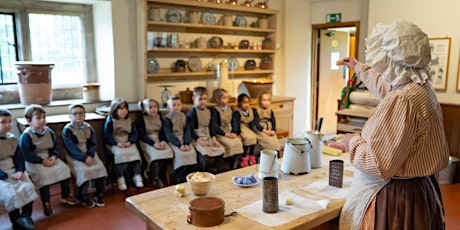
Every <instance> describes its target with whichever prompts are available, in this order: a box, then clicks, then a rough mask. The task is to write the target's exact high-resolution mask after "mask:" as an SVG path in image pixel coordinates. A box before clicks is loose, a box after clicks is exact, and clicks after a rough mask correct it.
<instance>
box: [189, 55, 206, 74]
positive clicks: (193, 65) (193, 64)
mask: <svg viewBox="0 0 460 230" xmlns="http://www.w3.org/2000/svg"><path fill="white" fill-rule="evenodd" d="M187 65H188V68H189V69H190V71H192V72H198V71H201V68H203V63H202V62H201V59H199V58H198V57H190V58H189V59H188V63H187Z"/></svg>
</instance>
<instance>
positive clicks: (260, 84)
mask: <svg viewBox="0 0 460 230" xmlns="http://www.w3.org/2000/svg"><path fill="white" fill-rule="evenodd" d="M273 83H275V82H274V81H272V80H271V79H266V80H252V81H243V85H244V87H246V89H247V91H248V93H249V96H250V97H251V98H258V97H259V94H260V93H261V92H269V93H271V92H272V87H273Z"/></svg>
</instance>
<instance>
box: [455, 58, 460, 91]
mask: <svg viewBox="0 0 460 230" xmlns="http://www.w3.org/2000/svg"><path fill="white" fill-rule="evenodd" d="M455 90H456V91H457V92H460V58H459V59H458V67H457V85H456V87H455Z"/></svg>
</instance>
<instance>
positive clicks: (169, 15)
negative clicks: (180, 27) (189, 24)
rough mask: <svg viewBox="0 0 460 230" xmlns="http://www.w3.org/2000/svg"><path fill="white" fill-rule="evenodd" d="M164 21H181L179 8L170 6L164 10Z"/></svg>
mask: <svg viewBox="0 0 460 230" xmlns="http://www.w3.org/2000/svg"><path fill="white" fill-rule="evenodd" d="M166 21H167V22H181V21H182V14H181V13H180V12H179V10H177V9H175V8H170V9H168V11H166Z"/></svg>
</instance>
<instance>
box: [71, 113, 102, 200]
mask: <svg viewBox="0 0 460 230" xmlns="http://www.w3.org/2000/svg"><path fill="white" fill-rule="evenodd" d="M69 117H70V123H68V124H67V125H66V126H65V127H64V129H63V131H62V139H63V140H64V144H65V148H66V150H67V154H66V160H67V164H68V165H69V168H70V171H71V173H72V174H73V175H74V176H75V178H76V180H77V187H78V199H79V200H80V202H81V203H82V205H83V206H84V207H86V208H92V207H94V206H95V205H97V206H98V207H102V206H104V205H105V203H104V191H105V185H104V178H105V177H107V170H106V169H105V166H104V164H103V163H102V161H101V160H100V159H99V156H98V155H97V153H96V148H97V143H96V134H95V133H94V129H93V127H92V126H91V125H90V124H88V123H86V122H85V107H83V105H82V104H72V105H70V106H69ZM90 180H95V184H96V197H97V199H96V203H94V201H93V200H91V199H90V198H89V197H88V184H89V181H90Z"/></svg>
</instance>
